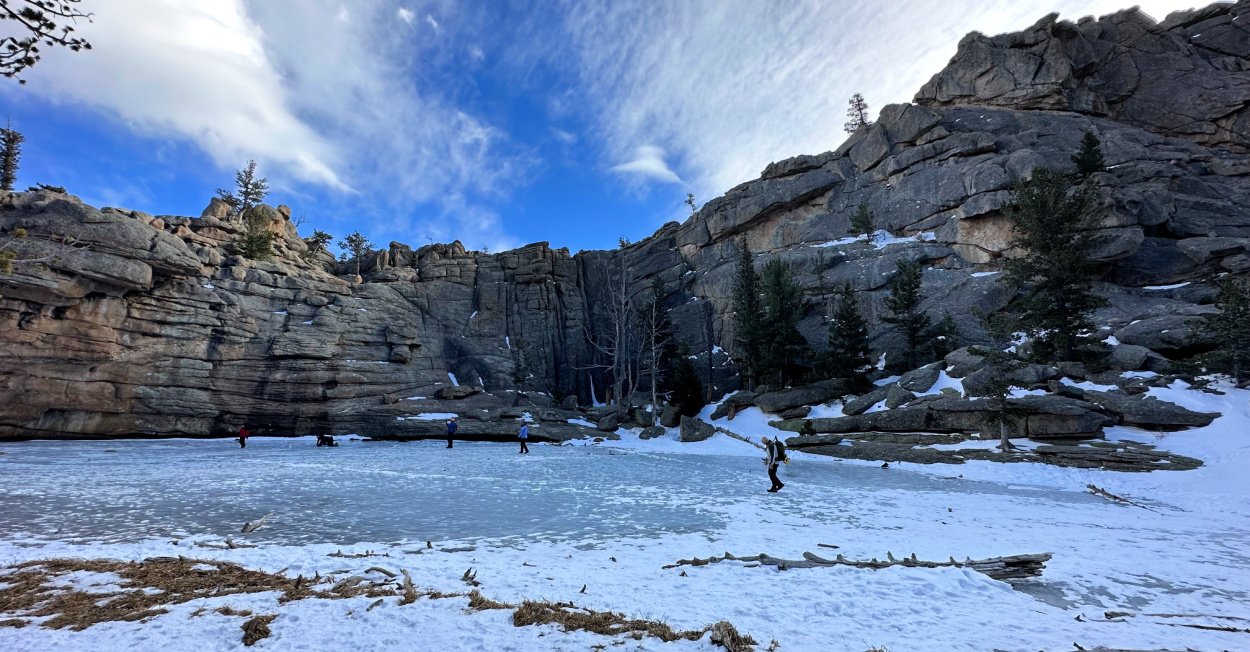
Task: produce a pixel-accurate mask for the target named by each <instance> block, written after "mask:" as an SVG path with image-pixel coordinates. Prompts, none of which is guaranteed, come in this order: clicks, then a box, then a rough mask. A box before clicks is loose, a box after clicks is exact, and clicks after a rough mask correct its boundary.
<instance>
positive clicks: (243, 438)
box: [239, 426, 252, 448]
mask: <svg viewBox="0 0 1250 652" xmlns="http://www.w3.org/2000/svg"><path fill="white" fill-rule="evenodd" d="M251 434H252V433H250V432H248V430H247V426H239V448H247V438H248V436H249V435H251Z"/></svg>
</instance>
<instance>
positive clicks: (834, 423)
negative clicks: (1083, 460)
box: [771, 396, 1115, 438]
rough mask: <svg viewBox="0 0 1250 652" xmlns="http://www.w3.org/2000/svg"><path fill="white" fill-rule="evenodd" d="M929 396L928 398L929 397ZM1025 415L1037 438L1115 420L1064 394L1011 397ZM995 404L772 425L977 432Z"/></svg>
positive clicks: (942, 401)
mask: <svg viewBox="0 0 1250 652" xmlns="http://www.w3.org/2000/svg"><path fill="white" fill-rule="evenodd" d="M926 398H927V397H926ZM1009 405H1010V407H1011V409H1013V410H1014V411H1016V412H1017V413H1020V414H1022V415H1023V419H1022V420H1021V421H1020V423H1019V432H1018V433H1017V434H1018V435H1019V436H1024V437H1038V438H1064V437H1066V438H1090V437H1099V436H1101V432H1102V428H1103V427H1104V426H1107V425H1112V424H1114V423H1115V419H1114V418H1111V417H1108V416H1107V415H1106V414H1103V413H1102V412H1101V411H1100V410H1099V408H1098V406H1096V405H1093V404H1091V403H1086V402H1083V401H1079V400H1075V399H1072V398H1067V397H1062V396H1025V397H1022V398H1018V399H1011V400H1010V401H1009ZM991 409H992V405H991V403H990V402H989V401H987V400H980V399H977V400H969V399H958V398H953V397H939V398H934V399H932V400H927V401H925V402H923V403H921V404H918V405H914V406H907V407H901V408H896V409H893V410H882V411H880V412H871V413H868V414H859V415H851V416H844V417H833V418H823V419H791V420H786V421H773V422H771V425H772V426H773V427H775V428H779V429H781V430H789V431H791V432H801V433H804V434H811V433H849V432H873V431H881V432H935V433H955V432H978V431H981V430H984V429H986V428H988V425H987V424H988V423H989V421H990V420H991V417H992V412H991Z"/></svg>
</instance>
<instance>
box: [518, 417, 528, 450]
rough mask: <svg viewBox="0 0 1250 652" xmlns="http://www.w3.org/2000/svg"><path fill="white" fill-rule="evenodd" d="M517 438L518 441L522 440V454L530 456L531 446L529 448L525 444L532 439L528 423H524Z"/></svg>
mask: <svg viewBox="0 0 1250 652" xmlns="http://www.w3.org/2000/svg"><path fill="white" fill-rule="evenodd" d="M516 436H517V439H520V440H521V452H522V453H525V454H529V452H530V447H529V446H527V445H526V444H525V442H527V441H529V438H530V426H529V424H528V423H522V424H521V432H518V433H517V435H516Z"/></svg>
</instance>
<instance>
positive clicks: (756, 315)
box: [733, 240, 764, 382]
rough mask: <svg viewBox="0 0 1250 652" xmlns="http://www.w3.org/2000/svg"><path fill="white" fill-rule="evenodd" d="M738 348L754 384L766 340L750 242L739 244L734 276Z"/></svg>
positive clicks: (758, 283)
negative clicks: (764, 338) (762, 346)
mask: <svg viewBox="0 0 1250 652" xmlns="http://www.w3.org/2000/svg"><path fill="white" fill-rule="evenodd" d="M733 309H734V326H735V328H734V345H735V348H736V349H737V351H735V354H736V355H735V358H737V360H738V361H739V362H740V363H741V364H742V367H743V372H744V375H745V376H746V377H747V380H748V382H752V381H754V380H755V379H756V376H757V375H758V367H757V363H758V361H759V357H760V342H761V339H762V337H763V333H764V331H763V320H764V306H763V303H762V301H761V299H760V277H759V275H758V274H757V273H756V272H755V261H754V260H753V259H752V256H751V250H750V249H747V243H746V240H741V241H739V242H738V267H737V270H736V272H735V274H734V289H733Z"/></svg>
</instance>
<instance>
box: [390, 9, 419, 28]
mask: <svg viewBox="0 0 1250 652" xmlns="http://www.w3.org/2000/svg"><path fill="white" fill-rule="evenodd" d="M395 15H397V16H399V19H400V20H402V21H404V22H405V23H408V24H409V25H411V24H412V21H413V20H416V18H417V15H416V14H415V13H413V11H412V10H411V9H409V8H407V7H400V8H399V9H398V10H396V11H395Z"/></svg>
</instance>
